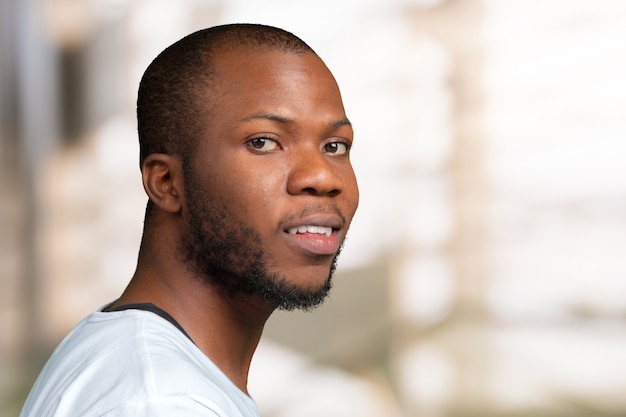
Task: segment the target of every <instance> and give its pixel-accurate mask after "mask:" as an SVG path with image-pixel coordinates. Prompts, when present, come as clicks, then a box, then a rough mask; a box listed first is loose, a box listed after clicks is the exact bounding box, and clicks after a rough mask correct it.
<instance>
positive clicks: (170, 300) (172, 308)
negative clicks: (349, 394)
mask: <svg viewBox="0 0 626 417" xmlns="http://www.w3.org/2000/svg"><path fill="white" fill-rule="evenodd" d="M130 303H153V304H154V305H156V306H158V307H160V308H161V309H163V310H165V311H166V312H167V313H169V314H170V315H171V316H172V317H173V318H174V319H175V320H176V321H177V322H178V323H180V325H181V326H182V327H183V329H185V331H186V332H187V333H188V335H189V337H191V339H192V340H193V341H194V343H195V344H196V345H197V346H198V348H199V349H200V350H201V351H202V352H203V353H204V354H205V355H206V356H207V357H208V358H209V359H210V360H211V361H213V362H214V363H215V365H216V366H217V367H218V368H220V370H221V371H222V372H224V374H225V375H226V376H227V377H228V378H229V379H230V380H231V381H232V382H233V383H234V384H235V385H236V386H237V387H238V388H239V389H241V390H242V391H243V392H244V393H246V394H247V381H248V371H249V369H250V362H251V360H252V356H253V354H254V351H255V350H256V347H257V345H258V343H259V340H260V338H261V334H262V332H263V327H264V325H265V322H266V321H267V319H268V318H269V316H270V315H271V313H272V308H270V307H269V306H268V305H267V304H266V303H265V302H263V301H262V300H260V299H258V298H257V297H253V296H238V295H234V296H230V297H228V296H224V294H222V292H220V291H217V290H216V289H215V288H212V287H210V286H209V285H207V284H205V283H202V282H201V281H200V280H198V279H196V278H195V277H193V276H192V275H191V273H190V272H189V269H188V268H186V267H185V266H184V265H180V264H178V263H176V262H172V261H171V259H170V260H169V262H168V261H167V260H165V261H164V258H162V257H158V256H148V255H147V254H146V251H145V250H142V253H140V256H139V262H138V266H137V271H136V272H135V275H134V276H133V278H132V280H131V282H130V284H129V286H128V287H127V288H126V290H125V291H124V293H123V294H122V296H121V297H120V298H119V299H118V300H117V301H116V302H115V303H114V304H113V305H112V306H111V307H117V306H120V305H124V304H130Z"/></svg>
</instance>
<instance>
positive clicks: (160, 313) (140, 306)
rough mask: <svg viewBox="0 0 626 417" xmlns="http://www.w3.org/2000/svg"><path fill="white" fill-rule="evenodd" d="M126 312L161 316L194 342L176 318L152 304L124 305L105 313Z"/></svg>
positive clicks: (107, 309)
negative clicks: (133, 311) (141, 312)
mask: <svg viewBox="0 0 626 417" xmlns="http://www.w3.org/2000/svg"><path fill="white" fill-rule="evenodd" d="M124 310H143V311H149V312H151V313H154V314H156V315H157V316H160V317H161V318H163V319H165V320H167V321H169V322H170V323H172V324H173V325H174V326H175V327H176V328H177V329H178V330H180V331H181V332H182V333H183V334H184V335H185V336H186V337H187V338H188V339H189V340H191V341H192V342H193V339H192V338H191V337H190V336H189V335H188V334H187V332H186V331H185V329H183V326H181V325H180V323H178V322H177V321H176V319H175V318H174V317H172V316H171V315H170V314H169V313H168V312H167V311H165V310H163V309H162V308H160V307H157V306H155V305H154V304H152V303H131V304H124V305H121V306H117V307H114V308H111V309H109V308H105V309H104V310H103V311H104V312H113V311H124Z"/></svg>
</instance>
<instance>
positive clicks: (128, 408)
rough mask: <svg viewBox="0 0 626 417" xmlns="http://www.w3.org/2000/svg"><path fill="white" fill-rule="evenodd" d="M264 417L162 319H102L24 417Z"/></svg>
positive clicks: (66, 349)
mask: <svg viewBox="0 0 626 417" xmlns="http://www.w3.org/2000/svg"><path fill="white" fill-rule="evenodd" d="M105 416H106V417H130V416H132V417H186V416H189V417H191V416H193V417H199V416H207V417H258V416H259V411H258V408H257V406H256V403H255V402H254V401H253V400H252V399H251V398H250V397H248V396H247V395H246V394H244V393H243V392H242V391H241V390H239V389H238V388H237V387H236V386H235V385H234V384H233V383H232V382H231V381H230V380H229V379H228V378H227V377H226V375H224V374H223V373H222V371H220V370H219V369H218V368H217V366H215V364H214V363H213V362H211V361H210V360H209V359H208V358H207V357H206V356H205V355H204V354H203V353H202V351H200V349H198V347H197V346H196V345H195V344H194V343H193V342H192V341H191V340H190V339H189V338H188V337H187V336H186V335H185V334H184V333H183V332H182V331H181V330H180V329H178V328H176V327H175V325H174V324H172V323H170V322H169V321H168V320H166V319H164V318H163V317H160V316H159V315H157V314H155V313H154V312H150V311H143V310H136V309H129V310H123V311H115V312H106V313H105V312H102V311H101V310H98V311H96V312H95V313H93V314H91V315H90V316H88V317H87V318H85V319H84V320H83V321H82V322H80V323H79V324H78V325H77V326H76V327H75V328H74V330H72V332H71V333H70V334H69V335H68V336H67V337H66V338H65V339H64V340H63V342H61V344H60V345H59V346H58V347H57V348H56V350H55V351H54V353H53V354H52V356H51V357H50V359H49V360H48V363H47V364H46V366H45V367H44V368H43V370H42V371H41V374H40V375H39V378H38V379H37V382H36V383H35V385H34V386H33V389H32V391H31V392H30V395H29V396H28V399H27V400H26V404H25V405H24V408H23V410H22V413H21V414H20V417H105Z"/></svg>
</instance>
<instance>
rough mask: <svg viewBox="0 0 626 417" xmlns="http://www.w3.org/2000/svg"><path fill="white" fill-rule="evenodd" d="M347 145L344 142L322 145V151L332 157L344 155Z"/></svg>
mask: <svg viewBox="0 0 626 417" xmlns="http://www.w3.org/2000/svg"><path fill="white" fill-rule="evenodd" d="M348 147H349V145H348V144H347V143H344V142H330V143H327V144H326V145H324V151H325V152H328V153H330V154H333V155H345V154H346V153H347V152H348Z"/></svg>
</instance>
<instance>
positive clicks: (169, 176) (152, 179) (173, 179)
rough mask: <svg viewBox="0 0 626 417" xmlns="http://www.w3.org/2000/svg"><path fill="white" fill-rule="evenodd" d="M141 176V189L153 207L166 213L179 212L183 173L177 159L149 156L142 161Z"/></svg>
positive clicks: (155, 154)
mask: <svg viewBox="0 0 626 417" xmlns="http://www.w3.org/2000/svg"><path fill="white" fill-rule="evenodd" d="M141 174H142V178H143V188H144V190H146V194H148V197H149V198H150V200H151V201H152V202H153V203H154V205H156V206H158V207H159V208H160V209H161V210H163V211H165V212H167V213H178V212H179V211H180V210H181V207H182V204H181V194H182V190H183V175H182V174H183V173H182V164H181V161H180V158H179V157H176V156H172V155H167V154H163V153H153V154H150V155H148V156H147V157H146V158H145V159H144V161H143V165H142V170H141Z"/></svg>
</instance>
